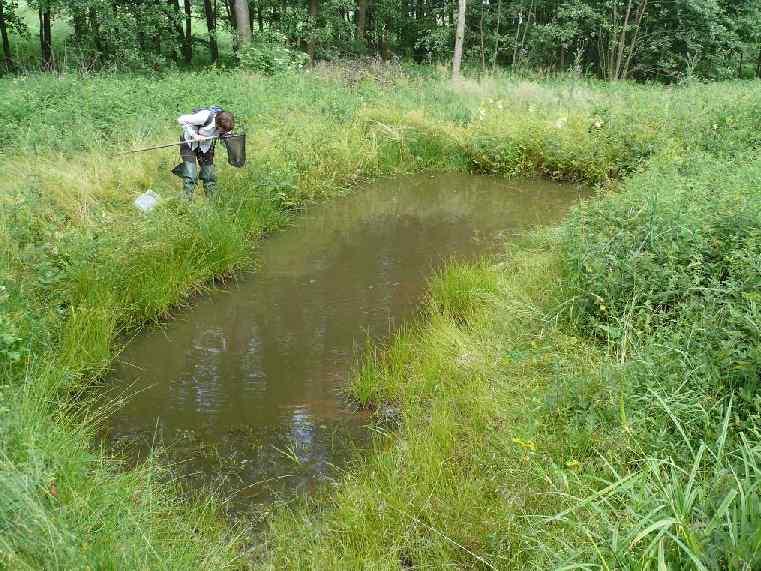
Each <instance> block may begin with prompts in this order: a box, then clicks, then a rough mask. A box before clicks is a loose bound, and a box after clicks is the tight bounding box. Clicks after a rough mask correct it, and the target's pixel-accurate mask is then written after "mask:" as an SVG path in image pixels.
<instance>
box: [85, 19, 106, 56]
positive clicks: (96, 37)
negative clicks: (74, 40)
mask: <svg viewBox="0 0 761 571" xmlns="http://www.w3.org/2000/svg"><path fill="white" fill-rule="evenodd" d="M87 20H88V24H89V26H90V34H91V35H92V39H93V41H94V42H95V49H96V50H98V51H99V52H101V53H104V52H105V50H104V49H103V40H102V39H101V37H100V26H99V25H98V13H97V12H96V11H95V8H90V9H89V10H88V11H87Z"/></svg>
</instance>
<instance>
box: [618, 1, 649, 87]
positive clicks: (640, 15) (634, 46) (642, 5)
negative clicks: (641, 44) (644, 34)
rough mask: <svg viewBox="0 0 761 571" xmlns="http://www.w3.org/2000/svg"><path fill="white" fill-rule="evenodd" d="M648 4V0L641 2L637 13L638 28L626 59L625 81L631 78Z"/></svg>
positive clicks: (635, 30)
mask: <svg viewBox="0 0 761 571" xmlns="http://www.w3.org/2000/svg"><path fill="white" fill-rule="evenodd" d="M647 2H648V0H640V5H639V9H638V11H637V27H636V28H635V29H634V38H633V39H632V43H631V46H630V47H629V55H628V57H627V58H626V64H625V65H624V71H623V75H622V77H623V79H626V78H627V77H628V76H629V66H630V65H631V62H632V56H633V55H634V51H635V50H636V49H637V38H638V37H639V31H640V28H641V27H642V19H643V18H644V17H645V10H647Z"/></svg>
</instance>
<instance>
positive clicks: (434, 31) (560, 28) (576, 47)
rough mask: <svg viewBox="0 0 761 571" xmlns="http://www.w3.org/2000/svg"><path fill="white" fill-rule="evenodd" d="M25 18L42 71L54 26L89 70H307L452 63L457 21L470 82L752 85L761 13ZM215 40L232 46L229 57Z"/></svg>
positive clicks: (406, 5) (338, 1) (581, 5)
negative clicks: (531, 78)
mask: <svg viewBox="0 0 761 571" xmlns="http://www.w3.org/2000/svg"><path fill="white" fill-rule="evenodd" d="M27 7H28V8H31V9H34V10H36V11H37V13H38V17H39V46H40V50H39V62H38V63H39V66H40V67H42V68H43V69H54V68H56V67H59V66H60V65H62V62H61V57H60V54H59V53H57V51H60V49H58V50H56V49H55V48H54V45H53V44H54V42H53V37H52V33H51V30H52V26H53V23H55V22H59V21H61V20H65V21H67V22H68V23H69V24H70V29H71V32H70V34H69V35H68V37H67V38H65V40H64V43H63V45H64V46H65V48H66V53H67V54H76V56H77V62H78V65H81V66H85V67H87V68H88V69H99V68H102V67H105V66H111V67H113V66H118V67H122V68H127V69H129V68H135V69H136V68H146V67H148V68H161V67H164V66H167V65H191V64H192V63H194V62H199V61H204V62H211V63H215V64H218V63H219V62H220V58H223V59H224V58H227V59H229V58H231V57H233V55H234V53H233V52H237V50H239V49H240V48H241V47H243V48H244V49H247V44H248V43H249V42H251V41H252V39H253V44H252V45H254V46H256V45H260V46H261V45H273V44H278V45H279V46H280V47H281V49H282V48H287V49H288V50H293V51H299V52H304V53H306V54H309V57H310V59H312V60H313V61H314V60H315V59H328V60H330V59H336V58H339V57H345V56H355V55H368V54H369V55H379V56H380V57H383V58H392V57H399V58H402V59H410V60H415V61H417V62H433V63H436V62H450V61H451V60H452V58H453V54H454V53H455V51H456V50H455V35H456V31H457V27H458V20H460V18H459V14H460V13H464V36H463V45H462V58H463V61H464V62H465V63H466V64H467V65H469V66H470V67H471V68H479V69H481V70H492V69H496V68H498V67H513V68H524V69H526V68H528V69H539V70H545V71H567V70H577V71H580V72H583V73H591V74H594V75H597V76H599V77H603V78H606V79H609V80H618V79H629V78H631V79H656V80H661V81H674V80H678V79H681V78H683V77H689V76H692V77H704V78H711V79H720V78H728V77H752V76H754V75H756V76H761V0H28V3H27ZM463 8H464V11H463ZM20 9H21V8H20V6H19V0H0V36H1V37H2V46H3V64H4V67H5V68H6V69H13V67H14V65H15V64H16V62H15V61H14V56H13V50H12V47H11V44H12V42H13V40H15V39H18V38H19V37H26V38H29V34H30V32H29V30H28V29H27V27H26V26H25V24H24V23H23V22H22V20H21V19H20V18H19V10H20ZM207 31H208V33H207ZM221 31H225V32H228V33H230V32H231V33H232V34H233V37H234V38H236V41H235V42H234V45H233V46H232V47H228V49H227V50H226V51H225V50H222V49H221V48H220V42H219V41H218V34H219V32H221ZM199 50H200V51H199ZM458 51H459V50H458ZM201 52H203V54H204V57H203V58H199V57H198V56H199V54H200V53H201ZM228 52H229V53H228ZM69 57H71V56H69Z"/></svg>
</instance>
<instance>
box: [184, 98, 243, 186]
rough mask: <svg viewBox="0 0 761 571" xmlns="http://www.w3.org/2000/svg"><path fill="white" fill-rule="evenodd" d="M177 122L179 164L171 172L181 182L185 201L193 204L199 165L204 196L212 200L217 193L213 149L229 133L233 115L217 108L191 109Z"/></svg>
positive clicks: (233, 124) (231, 127)
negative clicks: (179, 128)
mask: <svg viewBox="0 0 761 571" xmlns="http://www.w3.org/2000/svg"><path fill="white" fill-rule="evenodd" d="M177 122H178V123H179V124H180V125H181V126H182V135H181V136H180V142H181V143H182V144H181V145H180V157H181V158H182V164H181V165H177V167H175V170H174V171H173V172H174V173H175V174H177V175H178V176H180V177H181V178H182V189H183V191H184V193H185V197H186V198H187V199H188V200H192V199H193V192H194V191H195V187H196V184H197V182H198V165H200V167H201V169H200V170H201V172H200V176H201V180H202V181H203V189H204V192H205V193H206V196H207V198H212V197H213V196H214V193H215V191H216V190H217V173H216V171H215V170H214V145H215V143H216V142H217V138H218V137H220V136H225V135H228V134H230V133H231V132H232V130H233V127H234V126H235V118H234V117H233V114H232V113H229V112H227V111H223V110H222V109H221V108H220V107H208V108H204V109H194V110H193V112H192V113H189V114H187V115H180V116H179V117H178V118H177ZM196 160H197V161H198V165H197V164H196Z"/></svg>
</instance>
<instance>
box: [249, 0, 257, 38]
mask: <svg viewBox="0 0 761 571" xmlns="http://www.w3.org/2000/svg"><path fill="white" fill-rule="evenodd" d="M255 15H256V10H252V9H251V5H250V4H249V6H248V28H249V30H251V36H252V37H253V35H254V16H255Z"/></svg>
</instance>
